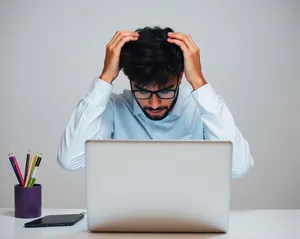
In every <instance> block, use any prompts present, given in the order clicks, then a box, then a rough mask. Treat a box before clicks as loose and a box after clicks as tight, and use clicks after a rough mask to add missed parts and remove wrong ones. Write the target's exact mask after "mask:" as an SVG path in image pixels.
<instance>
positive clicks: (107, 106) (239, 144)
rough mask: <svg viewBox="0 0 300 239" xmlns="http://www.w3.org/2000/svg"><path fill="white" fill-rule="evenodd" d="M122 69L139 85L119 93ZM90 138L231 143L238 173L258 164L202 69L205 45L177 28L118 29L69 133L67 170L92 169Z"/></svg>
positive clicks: (63, 156)
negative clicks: (116, 84) (117, 84)
mask: <svg viewBox="0 0 300 239" xmlns="http://www.w3.org/2000/svg"><path fill="white" fill-rule="evenodd" d="M121 69H123V71H124V74H125V75H126V76H127V77H128V78H129V80H130V87H131V90H124V91H123V93H122V94H114V93H112V90H113V85H112V83H113V81H114V80H115V79H116V78H117V77H118V74H119V72H120V70H121ZM183 74H185V78H186V80H187V82H188V83H186V84H185V85H184V84H181V81H182V77H183ZM88 139H99V140H102V139H129V140H130V139H135V140H136V139H143V140H144V139H154V140H155V139H160V140H161V139H165V140H167V139H182V140H187V139H189V140H190V139H204V140H230V141H232V143H233V164H232V177H233V178H237V177H242V176H244V175H245V174H246V173H247V171H248V170H249V169H250V168H251V167H252V166H253V159H252V156H251V154H250V150H249V145H248V142H247V141H246V140H245V139H244V137H243V135H242V134H241V132H240V131H239V129H238V128H237V127H236V125H235V122H234V119H233V117H232V115H231V113H230V111H229V109H228V108H227V106H226V105H225V103H224V101H223V99H222V98H221V97H219V96H218V95H217V94H216V93H215V91H214V90H213V88H212V86H211V84H210V83H208V82H207V81H206V80H205V78H204V76H203V74H202V71H201V64H200V50H199V48H198V47H197V46H196V44H195V43H194V42H193V40H192V38H191V37H190V36H189V35H185V34H182V33H179V32H174V31H173V30H172V29H171V28H164V29H161V28H159V27H153V28H150V27H145V28H144V29H137V30H136V31H135V32H131V31H118V32H116V33H115V35H114V36H113V38H112V39H111V41H110V42H109V43H108V44H107V46H106V56H105V61H104V67H103V70H102V73H101V75H100V77H97V78H96V79H95V80H94V81H93V84H92V85H91V87H90V89H89V91H88V92H87V94H86V96H85V97H84V98H83V99H82V100H81V101H80V102H79V104H78V105H77V107H76V108H75V110H74V111H73V113H72V115H71V118H70V119H69V122H68V124H67V127H66V129H65V131H64V133H63V135H62V138H61V141H60V144H59V146H58V151H57V157H58V158H57V159H58V162H59V164H60V165H61V166H62V167H63V168H64V169H66V170H75V169H78V168H81V167H84V166H85V159H84V155H85V152H84V143H85V141H86V140H88ZM187 153H188V152H187ZM208 160H209V159H208ZM216 167H217V165H216Z"/></svg>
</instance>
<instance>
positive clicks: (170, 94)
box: [130, 81, 178, 100]
mask: <svg viewBox="0 0 300 239" xmlns="http://www.w3.org/2000/svg"><path fill="white" fill-rule="evenodd" d="M130 85H131V84H130ZM177 91H178V81H177V84H176V88H175V89H173V90H164V89H162V90H156V91H151V90H146V89H143V90H132V87H131V92H132V93H133V94H134V96H135V97H136V98H137V99H140V100H147V99H150V98H151V97H152V95H153V94H155V95H156V96H157V97H158V98H159V99H162V100H168V99H173V98H174V97H175V96H176V93H177Z"/></svg>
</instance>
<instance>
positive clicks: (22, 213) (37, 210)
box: [15, 184, 42, 218]
mask: <svg viewBox="0 0 300 239" xmlns="http://www.w3.org/2000/svg"><path fill="white" fill-rule="evenodd" d="M41 214H42V186H41V185H40V184H34V185H33V187H30V188H28V187H21V186H20V185H15V217H17V218H35V217H40V216H41Z"/></svg>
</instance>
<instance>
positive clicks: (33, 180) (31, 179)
mask: <svg viewBox="0 0 300 239" xmlns="http://www.w3.org/2000/svg"><path fill="white" fill-rule="evenodd" d="M41 160H42V154H41V156H39V157H38V159H37V161H36V163H35V166H34V170H33V173H32V175H31V177H30V179H29V183H28V187H32V186H33V185H34V183H35V179H36V176H35V175H36V172H37V170H38V168H39V166H40V163H41Z"/></svg>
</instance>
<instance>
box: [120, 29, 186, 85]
mask: <svg viewBox="0 0 300 239" xmlns="http://www.w3.org/2000/svg"><path fill="white" fill-rule="evenodd" d="M136 32H138V33H139V35H140V36H139V39H138V40H137V41H130V42H127V43H125V44H124V46H123V47H122V50H121V54H120V69H121V70H122V69H123V72H124V74H125V75H126V76H127V77H128V78H129V80H131V81H133V82H135V83H137V84H138V85H141V86H145V85H151V84H155V85H160V86H162V85H165V84H166V83H167V82H168V79H169V77H177V78H178V77H179V75H180V73H181V72H182V71H183V52H182V50H181V49H180V47H179V46H177V45H175V44H172V43H169V42H168V41H167V38H168V32H174V31H173V29H171V28H169V27H166V28H164V29H162V28H160V27H158V26H155V27H152V28H151V27H145V28H143V29H141V28H139V29H137V30H136Z"/></svg>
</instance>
